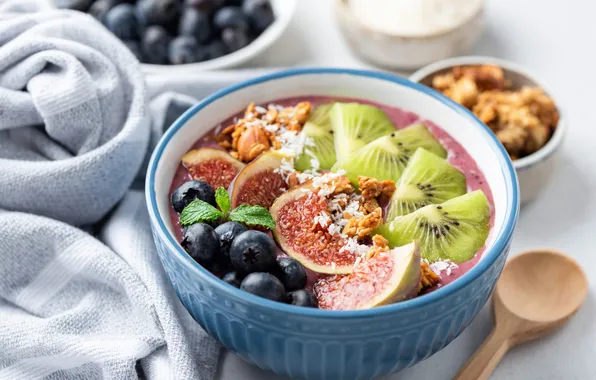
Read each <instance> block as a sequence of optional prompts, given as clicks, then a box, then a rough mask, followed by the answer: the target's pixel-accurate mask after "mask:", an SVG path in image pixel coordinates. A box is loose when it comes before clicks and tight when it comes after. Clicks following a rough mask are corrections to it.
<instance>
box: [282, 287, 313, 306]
mask: <svg viewBox="0 0 596 380" xmlns="http://www.w3.org/2000/svg"><path fill="white" fill-rule="evenodd" d="M287 298H288V302H289V303H291V304H292V305H294V306H303V307H317V298H316V297H315V295H314V294H313V293H312V292H309V291H308V290H305V289H300V290H295V291H293V292H290V293H288V297H287Z"/></svg>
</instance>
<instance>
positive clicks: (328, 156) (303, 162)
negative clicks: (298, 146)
mask: <svg viewBox="0 0 596 380" xmlns="http://www.w3.org/2000/svg"><path fill="white" fill-rule="evenodd" d="M332 106H333V103H325V104H321V105H318V106H317V107H315V109H313V110H312V111H311V113H310V116H309V117H308V120H307V121H306V123H305V124H304V127H303V128H302V131H303V132H304V135H305V136H306V138H308V139H311V140H312V144H310V145H309V146H305V147H304V152H303V153H302V154H301V155H300V156H298V157H297V158H296V161H295V162H294V167H295V168H296V170H300V171H305V170H308V169H312V168H315V169H317V168H318V169H323V170H329V169H331V167H332V166H333V164H335V161H336V156H335V145H334V139H333V129H332V128H331V120H330V118H329V111H330V110H331V107H332ZM313 159H314V160H317V162H315V165H313V162H312V160H313Z"/></svg>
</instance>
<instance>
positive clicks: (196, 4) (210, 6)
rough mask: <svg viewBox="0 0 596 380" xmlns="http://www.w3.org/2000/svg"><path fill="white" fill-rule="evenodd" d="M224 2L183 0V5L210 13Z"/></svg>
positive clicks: (215, 0) (216, 0) (217, 0)
mask: <svg viewBox="0 0 596 380" xmlns="http://www.w3.org/2000/svg"><path fill="white" fill-rule="evenodd" d="M225 3H226V0H185V2H184V5H185V6H186V7H189V8H196V9H200V10H202V11H203V12H207V13H211V12H213V11H215V10H217V9H219V8H221V7H223V6H224V5H225Z"/></svg>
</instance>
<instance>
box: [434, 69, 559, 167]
mask: <svg viewBox="0 0 596 380" xmlns="http://www.w3.org/2000/svg"><path fill="white" fill-rule="evenodd" d="M432 86H433V87H434V88H435V89H436V90H438V91H441V92H442V93H443V94H445V95H446V96H448V97H450V98H451V99H453V100H455V101H456V102H458V103H460V104H461V105H463V106H465V107H467V108H469V109H470V110H472V111H473V112H474V114H475V115H476V116H478V118H479V119H480V120H482V122H483V123H485V124H486V125H488V126H489V127H490V128H491V130H492V131H493V132H494V133H495V134H496V136H497V138H498V139H499V140H500V141H501V143H503V145H504V146H505V148H506V149H507V152H508V153H509V155H510V156H511V158H512V159H514V160H515V159H518V158H521V157H524V156H527V155H529V154H532V153H534V152H536V151H537V150H538V149H540V148H542V147H543V146H544V145H545V144H546V143H547V142H548V140H549V139H550V137H551V135H552V133H553V131H554V129H555V128H556V125H557V123H558V121H559V113H558V111H557V107H556V105H555V104H554V102H553V100H552V99H551V98H550V97H549V96H548V95H547V94H545V93H544V91H543V90H542V89H541V88H536V87H527V86H524V87H522V88H520V89H512V86H511V83H510V82H509V81H508V80H507V79H506V78H505V74H504V72H503V69H501V68H500V67H498V66H492V65H480V66H456V67H454V68H453V69H452V70H451V71H449V72H447V73H445V74H442V75H436V76H435V77H434V78H433V80H432Z"/></svg>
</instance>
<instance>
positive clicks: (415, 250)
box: [313, 241, 421, 310]
mask: <svg viewBox="0 0 596 380" xmlns="http://www.w3.org/2000/svg"><path fill="white" fill-rule="evenodd" d="M420 265H421V262H420V249H419V247H418V243H417V242H416V241H414V242H412V243H410V244H408V245H404V246H401V247H397V248H394V249H392V250H390V251H386V252H379V253H377V254H376V255H374V256H373V257H371V258H369V259H367V260H364V261H362V262H360V263H359V264H357V265H356V266H355V267H354V270H353V272H352V273H350V274H347V275H343V276H340V275H336V276H329V277H326V278H321V279H319V280H318V281H317V282H315V284H314V286H313V290H314V293H315V296H316V297H317V301H318V303H319V308H321V309H329V310H357V309H369V308H372V307H375V306H380V305H386V304H390V303H395V302H400V301H404V300H406V299H409V298H412V297H414V296H416V294H417V293H418V284H419V282H420Z"/></svg>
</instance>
